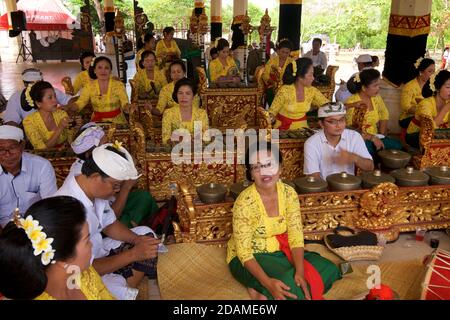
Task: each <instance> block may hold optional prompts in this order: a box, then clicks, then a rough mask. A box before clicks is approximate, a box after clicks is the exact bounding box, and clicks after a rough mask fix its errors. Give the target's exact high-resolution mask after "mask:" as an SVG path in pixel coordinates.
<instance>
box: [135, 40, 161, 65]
mask: <svg viewBox="0 0 450 320" xmlns="http://www.w3.org/2000/svg"><path fill="white" fill-rule="evenodd" d="M155 49H156V39H155V37H154V36H153V33H146V34H143V35H142V36H141V38H140V39H139V40H138V41H137V50H138V51H137V53H136V58H135V60H134V61H135V63H136V70H138V69H139V68H141V69H142V68H143V67H141V66H140V61H141V57H142V53H143V52H144V51H152V52H155Z"/></svg>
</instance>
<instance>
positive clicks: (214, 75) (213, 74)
mask: <svg viewBox="0 0 450 320" xmlns="http://www.w3.org/2000/svg"><path fill="white" fill-rule="evenodd" d="M233 67H235V68H236V70H239V69H238V67H237V65H236V62H235V61H234V59H233V58H232V57H229V56H228V57H227V65H226V66H224V65H223V64H222V62H220V60H219V58H217V59H214V60H212V61H211V62H210V63H209V76H210V78H211V82H216V81H217V79H218V78H220V77H226V76H227V75H228V71H229V70H230V69H231V68H233Z"/></svg>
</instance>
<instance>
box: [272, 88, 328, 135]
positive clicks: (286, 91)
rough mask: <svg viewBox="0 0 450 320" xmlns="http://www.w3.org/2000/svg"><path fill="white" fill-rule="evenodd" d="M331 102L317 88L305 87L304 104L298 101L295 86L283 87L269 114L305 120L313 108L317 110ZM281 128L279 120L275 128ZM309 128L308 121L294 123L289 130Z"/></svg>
mask: <svg viewBox="0 0 450 320" xmlns="http://www.w3.org/2000/svg"><path fill="white" fill-rule="evenodd" d="M327 102H329V100H328V99H327V98H326V97H325V96H324V95H323V94H322V93H321V92H320V91H319V90H318V89H317V88H315V87H312V86H311V87H305V98H304V100H303V101H302V102H298V101H297V93H296V89H295V85H294V84H291V85H283V86H281V87H280V89H278V92H277V94H276V95H275V99H274V100H273V102H272V105H271V106H270V108H269V113H271V114H272V115H273V116H275V117H276V115H277V114H281V115H282V116H285V117H287V118H290V119H300V118H303V117H304V116H305V115H306V113H307V112H308V111H309V110H311V106H314V107H316V108H318V107H320V106H321V105H323V104H325V103H327ZM280 126H281V122H280V121H279V120H277V121H276V122H275V125H274V128H278V127H280ZM306 127H308V123H307V121H306V120H303V121H297V122H293V123H292V124H291V126H290V127H289V129H300V128H306Z"/></svg>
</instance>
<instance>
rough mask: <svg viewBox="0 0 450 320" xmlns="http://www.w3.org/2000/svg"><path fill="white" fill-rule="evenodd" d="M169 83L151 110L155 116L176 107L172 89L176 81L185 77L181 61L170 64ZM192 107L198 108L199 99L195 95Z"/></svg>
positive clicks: (184, 67)
mask: <svg viewBox="0 0 450 320" xmlns="http://www.w3.org/2000/svg"><path fill="white" fill-rule="evenodd" d="M169 70H170V79H171V80H172V81H171V82H170V83H168V84H166V85H165V86H164V87H163V88H162V89H161V91H160V92H159V99H158V104H157V105H156V108H154V109H152V113H153V114H155V115H162V114H163V112H164V110H166V109H169V108H172V107H174V106H177V105H178V103H176V102H175V101H174V100H173V98H172V97H173V89H174V88H175V84H176V83H177V81H178V80H180V79H184V78H185V77H186V66H185V65H184V63H183V61H181V60H177V61H174V62H172V63H171V64H170V67H169ZM194 105H195V106H196V107H200V97H199V96H198V95H196V96H195V97H194Z"/></svg>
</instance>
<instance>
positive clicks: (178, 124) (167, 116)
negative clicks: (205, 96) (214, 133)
mask: <svg viewBox="0 0 450 320" xmlns="http://www.w3.org/2000/svg"><path fill="white" fill-rule="evenodd" d="M195 121H201V122H202V133H204V132H205V131H206V130H207V129H208V128H209V121H208V115H207V113H206V111H205V110H203V109H200V108H198V107H196V106H192V117H191V121H187V122H183V121H182V119H181V113H180V106H179V105H177V106H175V107H173V108H170V109H167V110H166V111H165V112H164V114H163V118H162V142H163V143H167V142H169V141H170V137H171V135H172V132H173V131H175V130H177V129H184V130H187V131H189V132H190V133H191V134H193V133H194V122H195Z"/></svg>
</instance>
